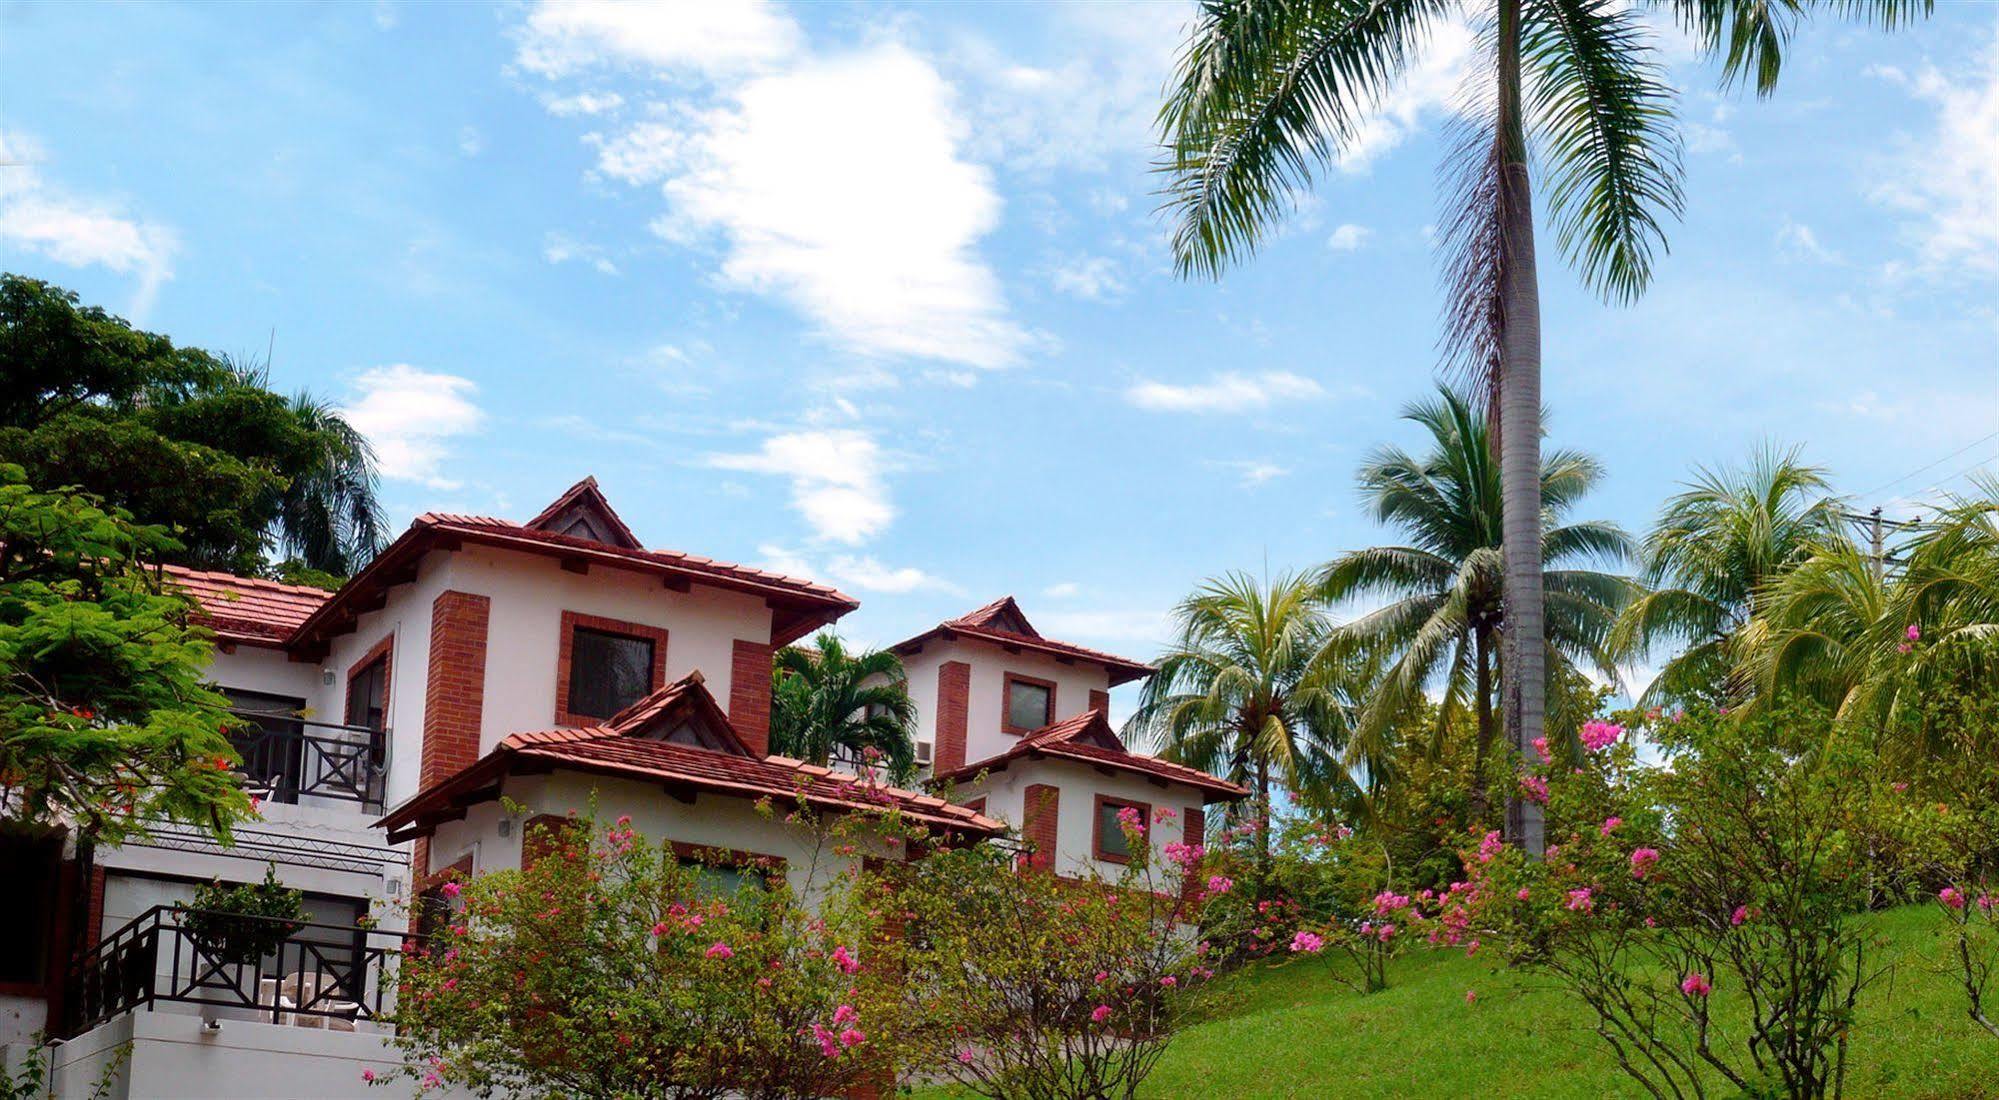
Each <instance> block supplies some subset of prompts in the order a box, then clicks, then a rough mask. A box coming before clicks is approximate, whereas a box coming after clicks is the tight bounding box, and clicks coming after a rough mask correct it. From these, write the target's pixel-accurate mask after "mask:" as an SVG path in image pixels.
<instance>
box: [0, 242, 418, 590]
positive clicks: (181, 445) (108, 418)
mask: <svg viewBox="0 0 1999 1100" xmlns="http://www.w3.org/2000/svg"><path fill="white" fill-rule="evenodd" d="M0 362H5V363H6V364H7V370H8V381H9V383H10V384H9V386H8V388H7V393H6V395H5V397H4V398H0V461H4V462H14V463H17V464H19V465H20V466H22V468H23V469H24V470H25V471H26V472H27V476H28V478H29V480H30V481H31V482H32V483H33V484H36V485H48V486H54V485H74V486H77V487H79V488H82V489H84V490H86V491H88V492H92V493H95V494H97V495H98V496H100V497H102V498H103V499H104V500H105V502H106V503H108V504H110V505H111V506H113V507H117V508H123V509H125V510H126V511H128V512H130V513H132V515H133V516H134V517H136V518H137V519H138V520H139V521H140V522H142V523H148V524H161V525H163V526H165V527H167V528H168V531H169V533H170V534H172V535H173V536H174V539H175V541H176V543H177V545H176V547H175V548H174V549H173V550H171V551H170V553H171V555H172V559H171V560H174V561H178V562H181V563H185V564H189V565H195V566H200V567H205V568H214V569H225V570H229V571H232V572H238V573H244V574H250V575H255V574H258V573H260V572H264V571H266V569H267V566H266V562H265V557H264V554H265V550H266V549H267V548H268V547H269V546H271V545H272V544H273V543H275V544H276V546H277V547H278V548H280V549H282V550H284V551H285V552H287V553H291V554H294V555H296V556H297V557H298V559H299V563H300V564H301V565H303V566H305V567H307V568H311V569H317V570H324V571H329V572H335V573H347V572H351V571H353V570H354V569H357V568H359V567H360V566H361V565H363V564H366V562H367V560H368V558H369V557H371V556H372V555H373V554H374V552H375V550H376V549H377V548H378V547H379V546H380V544H381V542H382V528H381V518H380V508H379V506H378V505H377V504H376V503H375V495H374V494H375V480H374V466H373V462H374V459H373V455H372V453H371V452H370V451H369V450H368V449H367V445H366V441H365V440H363V439H362V438H361V437H360V436H359V434H358V433H356V432H355V431H354V430H353V427H352V426H351V425H349V424H347V423H346V422H345V421H344V420H343V419H342V418H341V417H340V416H339V415H338V413H337V412H335V411H333V410H331V409H329V408H327V407H326V406H325V405H324V404H323V403H321V402H318V401H316V400H314V399H312V398H310V397H309V396H306V395H300V397H299V398H297V399H287V398H285V397H284V396H282V395H280V394H277V393H274V392H272V391H271V390H269V389H268V388H267V387H266V385H265V381H266V379H265V375H264V373H263V372H262V370H261V368H256V369H251V370H241V369H238V368H237V367H235V366H233V365H232V364H231V363H230V362H229V361H228V360H226V359H224V358H220V357H217V356H214V355H210V354H209V353H208V352H205V351H202V350H200V349H197V348H187V347H176V346H175V345H174V344H173V342H172V341H171V340H169V339H167V338H166V337H164V336H160V335H157V334H154V333H148V332H140V331H138V330H136V329H133V328H132V327H131V326H130V325H128V324H127V323H126V322H125V321H123V320H122V319H120V318H117V317H113V316H111V315H109V314H107V313H105V312H104V311H103V310H102V309H98V308H96V307H84V306H80V305H79V304H78V300H77V296H76V295H75V294H74V293H72V292H69V291H66V290H62V289H60V288H58V287H54V286H50V285H49V284H47V283H44V282H41V281H39V280H35V279H29V278H26V277H23V276H18V275H6V276H0Z"/></svg>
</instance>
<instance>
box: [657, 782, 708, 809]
mask: <svg viewBox="0 0 1999 1100" xmlns="http://www.w3.org/2000/svg"><path fill="white" fill-rule="evenodd" d="M659 788H660V790H663V791H665V792H666V793H667V794H668V795H669V796H671V797H672V798H673V800H674V801H675V802H683V803H686V804H687V805H689V806H692V805H694V798H695V795H696V794H697V793H699V791H700V788H699V787H690V786H688V785H687V784H685V783H661V784H660V785H659Z"/></svg>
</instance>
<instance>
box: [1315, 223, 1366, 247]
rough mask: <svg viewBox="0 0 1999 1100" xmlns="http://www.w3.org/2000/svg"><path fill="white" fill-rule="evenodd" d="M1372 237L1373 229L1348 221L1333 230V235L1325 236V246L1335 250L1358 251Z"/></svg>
mask: <svg viewBox="0 0 1999 1100" xmlns="http://www.w3.org/2000/svg"><path fill="white" fill-rule="evenodd" d="M1373 237H1374V230H1372V229H1369V228H1368V227H1367V226H1364V225H1355V224H1353V223H1352V222H1348V223H1347V224H1345V225H1342V226H1340V227H1339V228H1338V229H1335V230H1333V235H1332V236H1330V237H1328V238H1326V247H1328V248H1331V249H1332V250H1333V251H1335V252H1358V251H1360V249H1361V248H1362V247H1363V246H1365V245H1366V244H1367V242H1368V241H1370V240H1372V239H1373Z"/></svg>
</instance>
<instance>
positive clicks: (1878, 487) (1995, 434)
mask: <svg viewBox="0 0 1999 1100" xmlns="http://www.w3.org/2000/svg"><path fill="white" fill-rule="evenodd" d="M1994 439H1999V432H1993V433H1992V434H1990V435H1988V436H1986V437H1985V438H1983V439H1974V440H1972V441H1971V442H1969V443H1966V444H1965V445H1964V446H1962V447H1959V448H1958V449H1957V450H1955V451H1952V452H1951V453H1949V454H1947V455H1945V456H1943V457H1942V458H1939V459H1937V460H1936V461H1935V462H1932V463H1929V464H1928V465H1925V466H1918V467H1916V468H1915V469H1913V470H1910V471H1909V472H1908V473H1906V474H1903V475H1902V476H1901V477H1898V478H1896V479H1895V480H1893V481H1890V482H1887V483H1885V484H1882V485H1876V486H1875V487H1874V488H1872V489H1869V490H1867V491H1866V492H1864V493H1860V494H1858V495H1859V496H1862V497H1871V496H1873V495H1874V494H1876V493H1878V492H1880V491H1881V490H1883V489H1887V488H1890V487H1892V486H1896V485H1900V484H1901V483H1903V482H1904V481H1907V480H1909V479H1910V478H1912V477H1915V476H1916V475H1917V474H1920V473H1922V472H1923V471H1924V470H1934V469H1936V468H1937V467H1938V466H1941V465H1943V464H1944V463H1946V462H1949V461H1950V460H1951V459H1953V458H1956V457H1957V456H1958V455H1961V454H1963V453H1964V452H1966V451H1968V450H1970V449H1972V448H1973V447H1976V446H1978V445H1979V444H1981V443H1986V442H1989V441H1991V440H1994ZM1978 465H1979V466H1983V465H1984V463H1983V462H1980V463H1978ZM1976 468H1977V467H1976V466H1974V467H1973V469H1976ZM1951 476H1952V477H1957V476H1960V475H1957V474H1953V475H1951ZM1944 480H1946V481H1948V480H1950V478H1945V479H1944ZM1939 484H1941V483H1939ZM1931 488H1935V486H1931ZM1923 491H1924V492H1929V489H1925V490H1923Z"/></svg>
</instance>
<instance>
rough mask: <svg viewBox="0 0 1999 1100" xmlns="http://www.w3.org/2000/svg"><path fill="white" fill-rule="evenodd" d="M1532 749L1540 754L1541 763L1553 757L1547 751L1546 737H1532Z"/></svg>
mask: <svg viewBox="0 0 1999 1100" xmlns="http://www.w3.org/2000/svg"><path fill="white" fill-rule="evenodd" d="M1534 751H1535V752H1537V753H1539V754H1540V755H1541V762H1542V763H1543V764H1546V763H1548V762H1549V761H1551V760H1553V759H1555V757H1554V756H1553V754H1551V753H1549V752H1548V739H1547V738H1545V737H1536V738H1535V739H1534Z"/></svg>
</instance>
